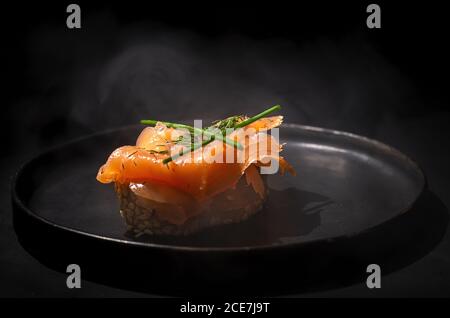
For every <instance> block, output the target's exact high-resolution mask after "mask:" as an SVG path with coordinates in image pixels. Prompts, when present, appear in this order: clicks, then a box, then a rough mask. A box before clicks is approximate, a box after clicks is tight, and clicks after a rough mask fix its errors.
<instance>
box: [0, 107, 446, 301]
mask: <svg viewBox="0 0 450 318" xmlns="http://www.w3.org/2000/svg"><path fill="white" fill-rule="evenodd" d="M449 119H450V115H449V114H448V113H445V112H442V113H438V112H437V113H433V114H429V115H427V116H420V117H415V118H414V117H413V118H409V119H402V120H392V121H391V122H390V121H388V122H386V123H385V124H383V125H380V126H379V129H378V130H377V131H376V133H374V134H373V135H372V136H371V137H374V138H377V139H379V140H381V141H383V142H386V143H389V144H391V145H393V146H395V147H397V148H398V149H399V150H401V151H403V152H404V153H406V154H408V155H409V156H411V157H412V158H414V159H415V160H416V161H417V162H418V163H419V164H420V165H421V166H422V168H423V169H424V170H425V173H426V176H427V178H428V182H429V188H430V190H431V191H432V192H433V193H434V194H435V195H436V197H438V198H439V199H440V200H441V201H442V203H444V205H445V206H447V207H448V206H449V204H450V197H449V195H448V189H449V188H450V179H449V178H448V177H449V176H450V174H449V172H450V167H449V165H448V164H447V163H448V162H450V152H449V149H448V147H447V148H445V147H443V145H445V143H446V136H448V133H449V131H450V127H449V125H448V123H449V122H450V121H449ZM354 132H358V131H354ZM30 155H31V154H27V155H23V156H14V155H11V156H9V157H7V158H6V160H5V163H6V162H8V165H6V164H5V165H3V167H5V169H2V171H1V178H0V179H1V202H2V203H3V204H2V205H1V206H2V209H1V214H0V235H1V239H0V282H1V286H0V296H2V297H60V296H61V297H135V296H138V297H141V296H142V297H147V296H157V295H148V294H142V293H136V292H132V291H127V290H120V289H116V288H112V287H109V286H104V285H100V284H96V283H92V282H88V281H83V283H82V288H81V289H79V290H70V289H68V288H67V287H66V275H64V274H62V273H58V272H55V271H53V270H50V269H48V268H46V267H45V266H43V265H42V264H40V263H39V262H38V261H37V260H35V259H34V258H33V257H32V256H30V255H29V254H28V253H27V252H26V251H25V250H24V249H23V248H22V247H21V245H20V244H19V243H18V241H17V238H16V236H15V232H14V229H13V227H12V211H11V204H10V193H9V190H10V180H11V176H12V175H13V174H14V172H15V171H16V170H17V169H18V167H19V166H20V163H21V162H23V161H24V160H25V159H26V158H29V156H30ZM336 275H339V273H336ZM296 296H306V297H391V296H392V297H398V296H400V297H405V296H408V297H409V296H412V297H442V296H447V297H448V296H450V234H449V232H448V231H447V232H446V234H445V235H444V237H443V238H442V240H441V242H440V243H439V244H438V245H437V246H436V247H435V248H434V249H433V250H431V251H430V252H429V253H428V254H427V255H425V256H424V257H422V258H421V259H418V260H416V261H415V262H414V263H412V264H410V265H408V266H406V267H404V268H402V269H399V270H397V271H395V272H393V273H390V274H388V275H384V276H383V279H382V288H381V289H378V290H369V289H368V288H367V287H366V285H365V282H361V283H360V284H355V285H352V286H348V287H345V288H341V289H334V290H326V291H320V292H314V293H306V294H301V295H296Z"/></svg>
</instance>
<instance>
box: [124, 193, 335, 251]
mask: <svg viewBox="0 0 450 318" xmlns="http://www.w3.org/2000/svg"><path fill="white" fill-rule="evenodd" d="M332 203H333V202H332V201H331V200H330V199H328V198H327V197H325V196H323V195H320V194H316V193H313V192H309V191H304V190H299V189H297V188H294V187H290V188H287V189H284V190H274V189H271V190H270V195H269V197H268V200H267V201H266V202H265V204H264V206H263V209H262V210H261V211H259V212H257V213H256V214H255V215H253V216H251V217H250V218H249V219H247V220H245V221H242V222H240V223H234V224H226V225H219V226H215V227H212V228H208V229H205V230H202V231H200V232H198V233H195V234H191V235H186V236H151V235H142V236H140V237H137V238H136V237H133V236H132V235H130V234H126V235H127V237H129V238H133V239H134V240H136V241H139V242H145V243H155V244H165V245H173V246H190V247H207V248H211V247H243V246H261V245H271V244H279V243H282V242H283V241H284V240H286V239H288V238H290V237H303V236H305V235H307V234H309V233H310V232H311V231H313V230H314V229H315V228H317V227H318V226H320V222H321V217H320V212H321V211H322V210H323V209H324V208H325V207H326V206H328V205H330V204H332Z"/></svg>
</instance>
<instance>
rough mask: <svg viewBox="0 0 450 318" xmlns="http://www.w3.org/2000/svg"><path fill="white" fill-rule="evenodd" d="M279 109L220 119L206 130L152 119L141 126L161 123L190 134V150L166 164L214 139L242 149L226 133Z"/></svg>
mask: <svg viewBox="0 0 450 318" xmlns="http://www.w3.org/2000/svg"><path fill="white" fill-rule="evenodd" d="M280 109H281V106H280V105H275V106H273V107H271V108H268V109H266V110H265V111H263V112H261V113H259V114H257V115H255V116H253V117H250V118H246V117H245V116H243V115H238V116H232V117H228V118H226V119H222V120H216V121H214V122H213V124H212V125H211V126H209V127H207V128H206V129H200V128H196V127H192V126H189V125H184V124H177V123H171V122H164V121H159V120H153V119H143V120H141V124H144V125H151V126H156V124H157V123H158V122H161V123H162V124H164V125H165V126H167V127H169V128H182V129H187V130H188V131H189V132H190V135H191V138H190V139H191V141H190V143H189V144H190V148H189V149H188V151H180V152H179V153H178V154H176V155H174V156H171V157H168V158H166V159H164V160H163V161H162V162H163V164H168V163H169V162H171V161H172V160H175V159H177V158H179V157H181V156H183V155H185V154H186V153H189V152H192V151H195V150H197V149H199V148H201V147H203V146H206V145H207V144H209V143H211V142H213V141H214V140H215V139H216V138H217V139H218V140H221V141H222V142H225V143H226V144H228V145H230V146H233V147H235V148H238V149H243V148H242V145H241V144H240V143H239V142H237V141H233V140H230V139H228V138H227V137H226V131H227V130H229V129H238V128H242V127H245V126H247V125H250V124H251V123H253V122H255V121H257V120H258V119H261V118H263V117H265V116H267V115H269V114H271V113H273V112H274V111H277V110H280ZM212 128H215V129H219V130H220V131H221V132H222V135H221V134H217V133H213V132H211V131H210V129H212ZM194 132H197V133H198V134H199V135H200V136H201V137H202V142H195V140H194V139H193V138H192V135H193V133H194ZM203 136H206V137H209V138H208V139H205V140H203ZM182 141H184V138H183V137H181V138H178V139H177V141H176V142H177V143H179V142H182ZM160 153H163V152H160ZM165 153H168V151H165Z"/></svg>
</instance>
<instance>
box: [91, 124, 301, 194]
mask: <svg viewBox="0 0 450 318" xmlns="http://www.w3.org/2000/svg"><path fill="white" fill-rule="evenodd" d="M282 120H283V117H282V116H274V117H266V118H262V119H260V120H257V121H255V122H254V123H252V124H250V125H248V126H246V127H244V128H241V129H238V130H236V131H235V132H233V133H232V134H230V135H228V136H227V137H228V138H230V139H234V140H236V141H238V142H240V143H241V144H242V145H243V146H244V149H243V150H236V149H235V148H233V147H232V146H230V145H227V144H224V143H222V142H221V141H219V140H216V141H213V142H211V143H210V144H208V145H207V146H205V147H202V148H200V149H197V150H195V151H193V152H191V153H187V154H185V155H183V156H181V157H179V158H177V159H175V160H174V161H172V162H170V163H168V164H163V162H162V161H163V160H164V159H165V158H167V157H168V156H169V153H170V152H171V151H172V150H173V148H174V147H176V144H175V142H174V140H176V139H177V137H179V136H181V135H182V134H183V133H186V132H183V131H182V130H178V129H173V128H167V127H166V126H165V125H163V124H161V123H158V124H157V125H156V126H155V127H147V128H145V129H144V130H143V131H142V133H141V134H140V136H139V137H138V139H137V142H136V145H135V146H123V147H120V148H118V149H116V150H115V151H114V152H113V153H112V154H111V155H110V157H109V158H108V160H107V162H106V163H105V164H104V165H103V166H102V167H101V168H100V169H99V172H98V174H97V180H98V181H100V182H102V183H111V182H116V183H121V184H127V183H151V184H156V185H164V186H167V187H169V188H174V189H177V190H178V191H181V192H183V193H184V194H188V195H189V196H192V197H193V198H194V199H195V200H196V201H197V202H203V201H205V200H207V199H209V198H211V197H212V196H214V195H216V194H218V193H220V192H223V191H225V190H227V189H229V188H233V187H234V186H235V185H236V184H237V182H238V181H239V179H240V178H241V176H242V175H243V174H244V173H245V172H246V170H247V169H250V170H249V171H248V175H247V182H248V183H249V184H250V185H252V186H253V187H254V189H255V192H257V193H259V194H262V193H264V188H261V187H264V184H263V183H262V181H260V176H259V173H258V171H257V169H256V167H255V166H254V165H253V164H255V165H258V164H261V163H264V162H267V160H268V159H277V160H279V163H280V166H281V170H282V171H285V170H287V171H289V172H291V173H295V171H294V170H293V168H292V167H291V166H290V165H289V164H288V163H287V162H286V161H285V160H284V159H283V158H282V157H279V156H278V153H279V152H280V151H281V146H280V145H279V144H278V143H277V141H276V140H275V139H274V138H273V137H271V136H270V135H268V134H266V133H265V132H264V131H265V130H268V129H271V128H274V127H277V126H279V125H280V124H281V122H282ZM262 137H264V138H262ZM262 139H264V146H265V147H267V148H268V151H266V153H265V154H264V155H260V154H259V152H258V149H260V147H262V146H263V142H261V140H262ZM255 149H256V150H255ZM230 153H231V154H232V155H233V157H234V158H235V159H236V158H237V157H239V158H240V159H241V160H240V161H238V162H236V160H235V162H232V163H228V162H227V163H220V162H213V160H211V159H212V158H213V159H214V158H216V159H217V158H222V159H224V160H223V161H225V159H226V157H227V155H229V154H230ZM256 176H258V177H259V179H258V178H256ZM169 196H171V195H170V194H169ZM172 196H173V195H172Z"/></svg>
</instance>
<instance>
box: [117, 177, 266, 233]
mask: <svg viewBox="0 0 450 318" xmlns="http://www.w3.org/2000/svg"><path fill="white" fill-rule="evenodd" d="M244 179H245V178H241V179H240V180H239V182H238V184H237V185H236V187H235V188H234V189H229V190H227V191H225V192H222V193H219V194H217V195H216V196H214V197H213V198H211V200H210V201H209V202H208V203H205V204H204V206H203V207H202V210H201V211H200V212H199V213H197V214H196V215H194V216H191V217H189V218H188V219H187V220H186V221H185V222H184V223H183V224H179V225H178V224H172V223H170V222H168V221H166V220H163V219H161V218H160V217H159V215H158V213H157V209H158V207H160V206H161V204H162V203H160V202H155V201H153V200H150V199H148V198H144V197H142V196H139V195H136V194H135V193H134V192H133V191H132V190H131V189H130V185H129V184H120V183H116V186H115V190H116V193H117V196H118V198H119V201H120V214H121V215H122V217H123V219H124V220H125V222H126V224H127V230H128V233H129V234H131V235H133V236H141V235H188V234H192V233H196V232H198V231H201V230H202V229H205V228H208V227H212V226H216V225H221V224H230V223H238V222H241V221H244V220H246V219H247V218H249V217H250V216H252V215H253V214H255V213H256V212H258V211H259V210H261V208H262V206H263V203H264V201H265V198H266V197H267V193H265V195H264V196H263V197H261V196H260V195H259V194H257V193H256V192H255V191H254V190H253V188H252V187H251V186H249V185H248V184H247V183H246V182H245V180H244ZM265 188H266V189H267V187H265ZM164 204H166V205H167V204H170V203H164ZM173 206H174V208H176V206H175V205H173Z"/></svg>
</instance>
